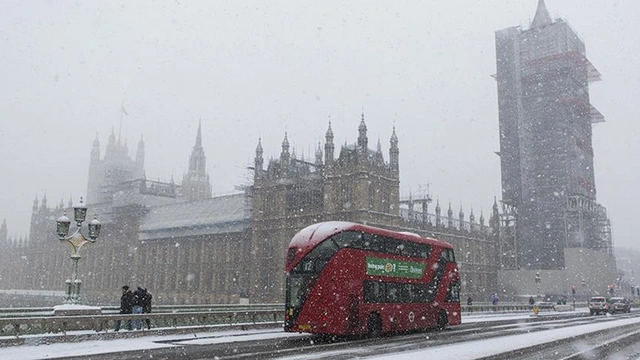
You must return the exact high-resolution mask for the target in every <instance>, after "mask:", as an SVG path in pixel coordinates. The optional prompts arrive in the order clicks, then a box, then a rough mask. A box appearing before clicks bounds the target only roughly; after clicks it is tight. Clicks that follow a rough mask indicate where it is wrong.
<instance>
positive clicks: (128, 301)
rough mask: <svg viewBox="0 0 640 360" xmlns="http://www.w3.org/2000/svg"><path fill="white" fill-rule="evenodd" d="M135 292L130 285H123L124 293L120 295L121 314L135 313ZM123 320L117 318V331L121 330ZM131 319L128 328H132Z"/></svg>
mask: <svg viewBox="0 0 640 360" xmlns="http://www.w3.org/2000/svg"><path fill="white" fill-rule="evenodd" d="M133 302H134V298H133V293H132V292H131V290H130V289H129V286H128V285H125V286H123V287H122V295H121V296H120V314H131V313H133ZM121 324H122V322H121V321H120V320H116V328H115V331H119V330H120V325H121ZM132 329H133V327H132V324H131V320H127V330H132Z"/></svg>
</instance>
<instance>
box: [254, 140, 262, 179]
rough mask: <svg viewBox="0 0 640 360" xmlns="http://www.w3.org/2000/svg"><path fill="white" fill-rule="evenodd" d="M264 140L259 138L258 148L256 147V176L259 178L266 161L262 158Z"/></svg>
mask: <svg viewBox="0 0 640 360" xmlns="http://www.w3.org/2000/svg"><path fill="white" fill-rule="evenodd" d="M262 154H263V151H262V138H258V146H256V158H255V159H254V170H253V171H254V176H255V177H258V176H259V175H260V172H261V171H262V165H263V164H264V159H263V158H262Z"/></svg>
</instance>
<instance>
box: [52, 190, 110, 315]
mask: <svg viewBox="0 0 640 360" xmlns="http://www.w3.org/2000/svg"><path fill="white" fill-rule="evenodd" d="M86 217H87V206H86V205H85V204H84V203H83V202H82V198H80V202H79V203H78V204H76V205H74V206H73V218H74V220H75V222H76V230H75V231H74V233H73V234H71V235H68V236H67V234H69V226H70V225H71V220H69V218H68V217H67V215H66V210H65V214H64V215H62V216H61V217H59V218H58V220H57V221H56V223H57V226H56V229H57V233H58V238H59V239H60V241H61V242H64V243H65V244H66V245H67V246H69V248H70V249H71V261H72V262H73V273H72V275H71V279H67V281H66V284H67V297H66V300H65V301H66V302H67V303H71V304H77V303H79V302H80V286H81V285H82V281H80V279H78V261H80V249H82V247H83V246H84V245H85V244H87V243H93V242H95V241H96V239H97V238H98V235H100V228H101V227H102V224H100V222H99V221H98V219H97V218H96V216H94V217H93V220H91V221H90V222H89V224H88V228H89V239H87V238H86V237H84V235H82V232H81V231H80V230H81V227H82V223H83V222H84V220H85V218H86Z"/></svg>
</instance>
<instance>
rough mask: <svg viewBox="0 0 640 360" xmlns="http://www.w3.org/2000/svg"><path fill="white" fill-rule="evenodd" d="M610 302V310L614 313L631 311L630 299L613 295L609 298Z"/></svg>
mask: <svg viewBox="0 0 640 360" xmlns="http://www.w3.org/2000/svg"><path fill="white" fill-rule="evenodd" d="M609 303H610V304H611V308H610V309H609V312H611V313H612V314H614V313H618V312H619V313H629V312H631V304H629V301H628V300H627V299H625V298H623V297H612V298H611V299H609Z"/></svg>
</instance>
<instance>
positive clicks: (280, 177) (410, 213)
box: [0, 116, 497, 304]
mask: <svg viewBox="0 0 640 360" xmlns="http://www.w3.org/2000/svg"><path fill="white" fill-rule="evenodd" d="M325 139H326V141H325V144H324V154H323V149H322V147H321V146H320V145H319V146H318V149H317V151H316V154H315V159H312V160H311V161H308V160H306V159H304V158H302V159H298V158H297V157H296V155H295V151H291V152H290V149H289V142H288V139H287V135H286V134H285V138H284V141H283V142H282V152H281V154H280V156H279V158H276V159H269V161H268V164H267V165H266V166H265V165H264V159H263V150H262V143H261V141H259V142H258V146H257V148H256V156H255V163H254V179H253V180H254V181H253V184H252V185H251V186H248V187H246V190H245V192H243V193H239V194H233V195H227V196H218V197H211V196H210V194H211V193H210V191H211V190H210V189H211V187H210V185H209V177H208V174H206V173H205V172H204V171H205V170H204V169H205V166H204V162H205V161H206V159H205V157H204V151H203V149H202V137H201V131H200V127H199V128H198V135H197V137H196V145H195V146H194V149H193V151H192V154H191V158H190V163H189V164H190V166H189V174H187V175H185V177H184V179H183V184H181V185H177V184H174V183H173V181H171V182H170V183H161V182H153V181H149V180H147V179H146V178H145V177H144V172H142V176H141V177H140V178H134V174H133V172H126V171H123V172H118V171H117V169H116V168H109V170H110V171H102V172H100V171H97V170H95V169H96V167H92V169H93V170H91V171H93V173H92V174H93V175H92V176H90V178H91V179H92V181H94V182H95V183H90V185H89V191H90V192H91V193H92V194H94V195H93V196H98V199H100V197H99V196H105V194H111V196H108V197H106V198H102V199H101V200H104V201H96V202H92V203H91V204H90V205H89V208H90V212H91V213H94V212H95V213H97V214H98V217H99V219H100V221H101V222H102V223H103V233H102V235H101V236H100V238H99V239H98V241H97V242H96V243H95V244H90V245H88V246H87V247H86V248H85V249H83V258H82V260H81V261H80V266H79V278H80V279H81V280H83V282H84V283H83V293H84V294H85V295H86V297H87V298H88V299H89V300H91V301H92V302H97V303H102V304H104V303H114V302H116V301H117V298H118V289H119V288H120V286H122V285H123V284H129V285H131V286H137V285H143V286H146V287H147V288H149V289H150V291H152V292H153V293H154V299H156V302H157V303H172V304H181V303H237V302H240V301H250V302H282V301H283V288H284V272H283V266H284V265H283V264H284V257H285V254H286V248H287V246H288V243H289V240H290V239H291V238H292V236H293V235H294V234H295V233H296V232H297V231H299V230H300V229H301V228H303V227H305V226H307V225H309V224H312V223H315V222H319V221H326V220H346V221H355V222H361V223H366V224H369V225H373V226H379V227H384V228H388V229H392V230H399V231H412V232H416V233H420V234H422V235H427V236H435V237H437V238H440V239H442V240H445V241H448V242H451V243H452V244H454V246H455V247H456V250H457V254H458V255H457V256H458V261H459V264H460V268H461V275H462V279H463V284H464V286H463V291H464V292H465V293H466V294H469V295H473V296H474V297H476V298H484V297H486V296H487V295H488V294H489V293H492V292H494V291H497V290H496V284H497V275H496V271H497V269H496V265H495V264H497V261H496V258H497V254H496V247H495V241H494V240H495V236H494V233H493V231H492V227H491V226H485V224H484V219H483V216H481V218H480V222H479V223H477V222H475V219H474V216H473V214H471V215H470V217H469V221H465V220H464V214H463V213H462V209H461V210H460V213H459V214H458V218H456V219H454V218H453V212H452V211H451V208H449V211H448V213H447V216H442V217H441V216H440V207H439V206H437V207H436V213H435V214H428V213H427V208H426V205H425V204H426V203H425V202H422V206H421V207H420V209H416V207H415V206H414V204H413V203H414V202H413V201H401V200H400V194H399V184H400V176H399V175H400V172H399V148H398V138H397V136H396V134H395V129H394V131H393V133H392V135H391V137H390V150H389V162H385V160H384V155H383V153H382V151H381V146H380V144H379V143H378V146H377V149H376V150H372V149H370V148H369V146H368V137H367V127H366V123H365V120H364V116H363V117H362V119H361V121H360V125H359V127H358V138H357V141H356V142H355V143H354V144H351V145H344V146H341V148H340V150H339V151H338V154H337V156H336V154H335V152H336V151H335V145H334V142H333V132H332V129H331V125H329V128H328V130H327V133H326V136H325ZM111 142H112V140H111V139H110V143H111ZM96 144H98V143H97V142H96ZM113 144H114V145H113V146H114V148H112V150H111V151H108V152H107V154H105V157H106V159H100V154H99V148H98V147H97V146H94V155H93V156H92V162H93V163H102V164H104V163H111V164H113V162H110V161H111V160H110V159H109V156H110V155H111V154H115V153H116V152H117V151H115V150H117V148H118V146H120V147H121V146H123V145H122V144H121V143H120V142H119V141H115V139H114V141H113ZM119 144H120V145H119ZM143 149H144V148H143V145H142V146H140V145H139V147H138V155H137V157H136V160H131V159H128V157H127V156H126V155H127V154H126V151H124V150H122V149H120V150H121V151H120V152H117V155H118V156H119V157H120V160H123V161H124V162H129V165H127V167H126V168H131V166H132V164H136V163H138V164H139V163H142V161H143V153H144V150H143ZM103 170H104V169H103ZM114 173H119V174H120V175H122V176H124V178H123V179H120V180H122V181H121V182H119V183H118V184H117V186H115V187H114V185H113V183H112V179H113V177H112V176H111V175H112V174H114ZM185 186H186V187H185ZM95 194H98V195H95ZM89 199H91V197H90V198H89ZM94 199H95V197H94ZM70 208H71V203H69V204H68V205H67V206H65V205H64V204H62V203H61V204H59V205H57V206H56V207H53V208H49V207H48V205H47V204H46V198H45V199H43V200H42V203H38V201H37V200H36V202H35V204H34V210H33V216H32V229H31V234H30V237H29V239H28V240H23V241H15V240H12V239H8V238H7V236H6V224H3V227H4V229H5V230H2V229H0V235H2V234H4V236H3V238H0V245H2V246H3V248H4V249H5V251H3V252H2V253H1V254H0V257H1V259H0V260H2V261H1V262H0V266H1V268H0V288H3V289H43V290H45V289H46V290H63V289H64V280H65V279H66V278H68V275H69V274H70V272H71V261H70V260H69V252H68V251H67V250H66V249H65V248H64V247H63V246H62V245H61V244H59V241H58V240H57V238H56V235H55V233H54V228H55V219H56V218H57V217H58V216H60V215H61V214H62V212H63V210H64V209H67V212H68V213H69V211H70V210H71V209H70ZM492 219H493V214H492ZM492 221H493V220H491V221H490V225H491V222H492Z"/></svg>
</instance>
